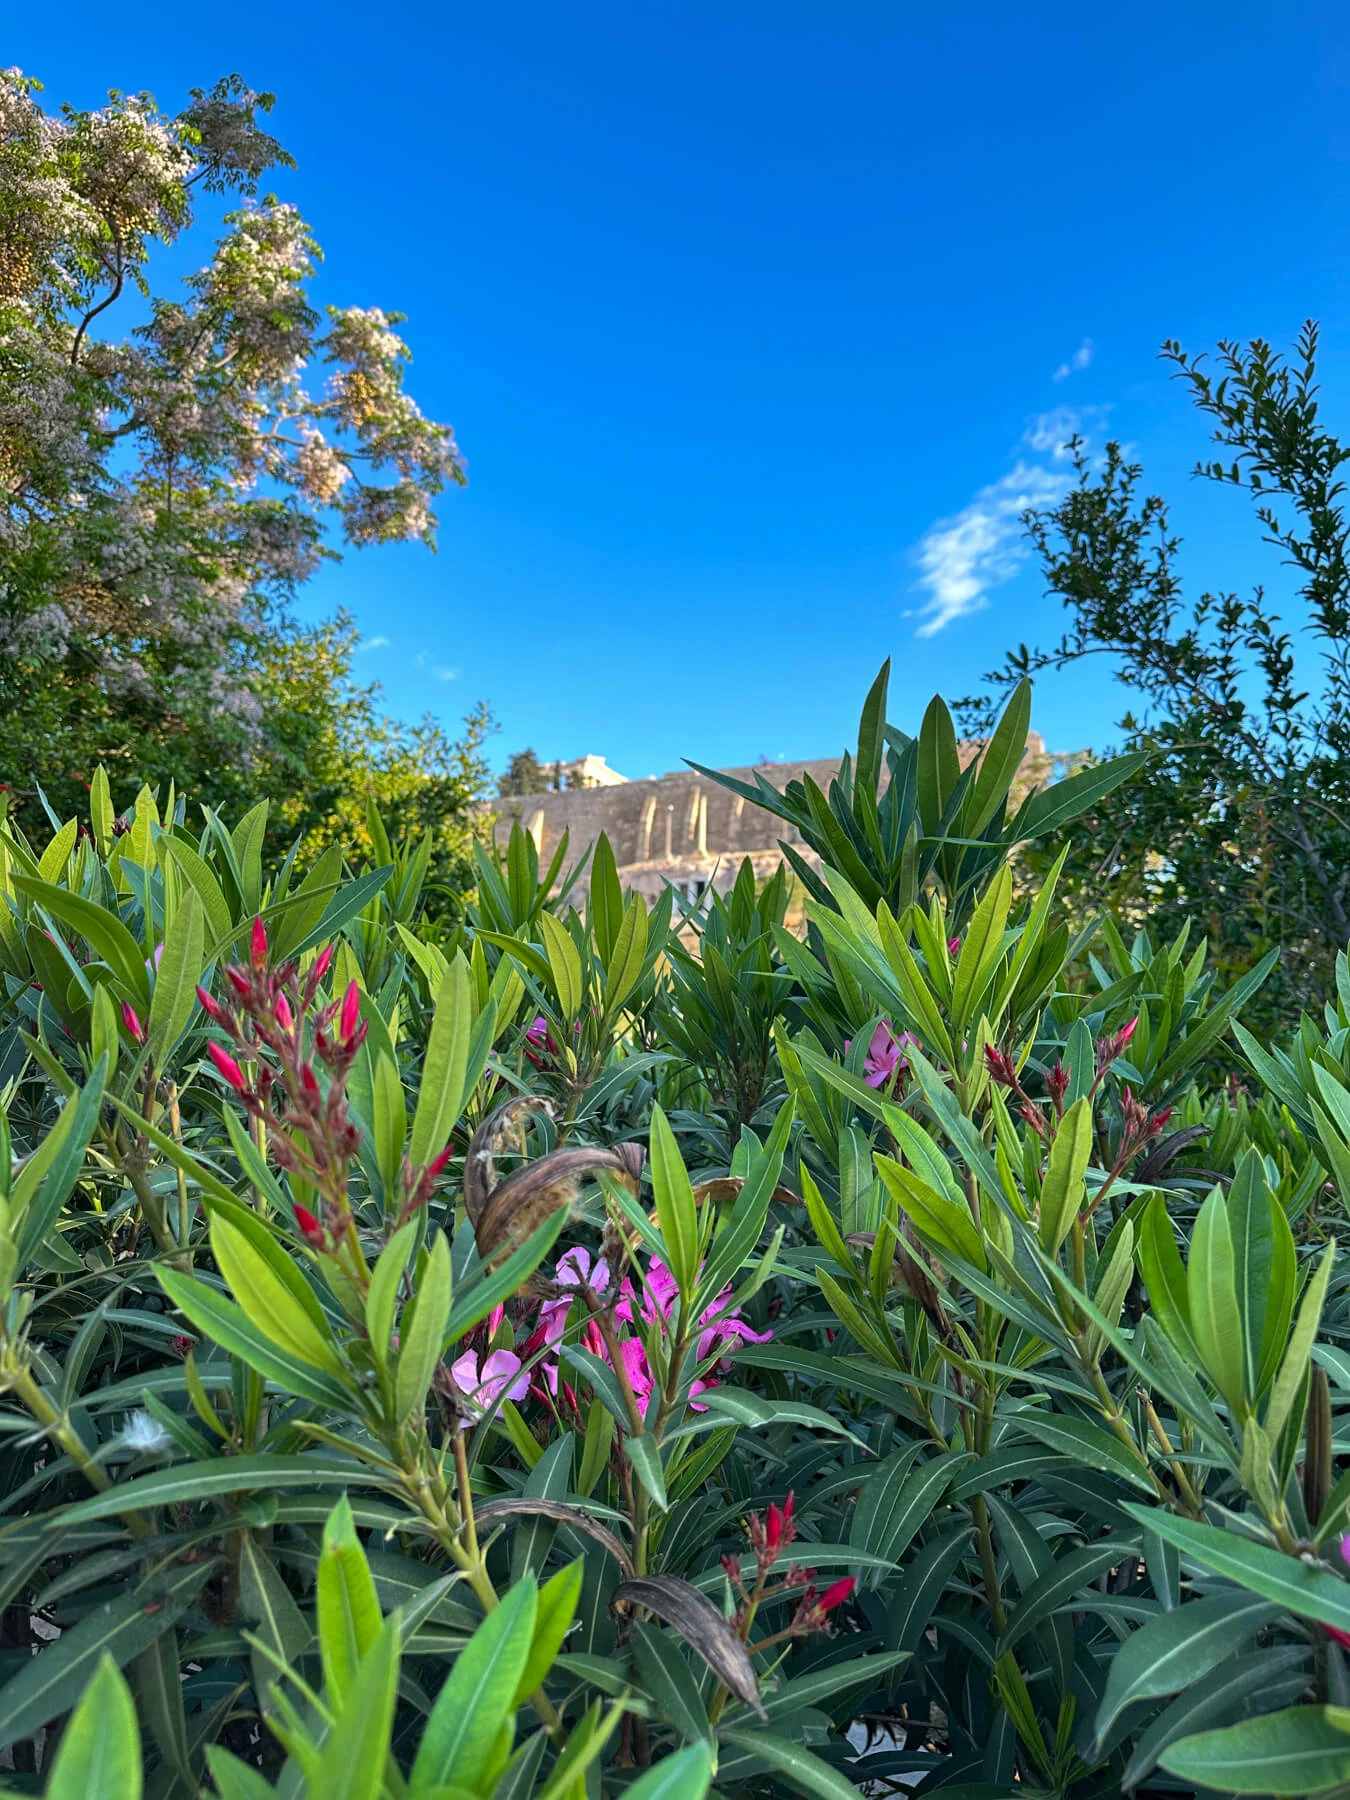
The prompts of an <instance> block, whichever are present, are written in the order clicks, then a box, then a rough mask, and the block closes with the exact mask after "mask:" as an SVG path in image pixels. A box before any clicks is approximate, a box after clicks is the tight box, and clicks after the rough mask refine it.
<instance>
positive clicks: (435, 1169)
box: [427, 1140, 455, 1181]
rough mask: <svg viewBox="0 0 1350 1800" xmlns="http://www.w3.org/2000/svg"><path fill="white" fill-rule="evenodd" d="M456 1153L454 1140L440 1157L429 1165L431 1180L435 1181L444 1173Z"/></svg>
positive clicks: (428, 1171) (428, 1173) (428, 1174)
mask: <svg viewBox="0 0 1350 1800" xmlns="http://www.w3.org/2000/svg"><path fill="white" fill-rule="evenodd" d="M454 1153H455V1146H454V1142H453V1140H452V1141H451V1142H450V1143H448V1144H447V1145H446V1146H445V1148H444V1150H442V1151H441V1153H440V1155H439V1156H438V1157H436V1158H435V1159H434V1160H433V1161H431V1162H429V1163H428V1164H427V1176H428V1178H429V1179H430V1180H432V1181H435V1179H436V1177H437V1176H438V1175H440V1174H442V1173H443V1172H444V1169H445V1165H446V1164H447V1163H448V1162H449V1160H450V1158H451V1157H452V1156H453V1155H454Z"/></svg>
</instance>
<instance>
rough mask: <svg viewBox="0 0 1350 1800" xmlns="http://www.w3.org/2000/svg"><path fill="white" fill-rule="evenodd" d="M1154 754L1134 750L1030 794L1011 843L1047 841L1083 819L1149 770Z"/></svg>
mask: <svg viewBox="0 0 1350 1800" xmlns="http://www.w3.org/2000/svg"><path fill="white" fill-rule="evenodd" d="M1152 754H1153V752H1152V751H1150V750H1132V751H1130V752H1129V754H1128V755H1126V756H1113V757H1111V758H1110V759H1109V760H1108V761H1106V762H1103V763H1096V764H1094V766H1093V767H1092V768H1090V769H1084V770H1083V771H1082V773H1081V774H1079V775H1070V776H1069V778H1068V780H1067V781H1057V782H1055V784H1054V785H1053V786H1052V787H1048V788H1038V789H1037V790H1036V791H1035V792H1034V793H1032V794H1028V795H1027V798H1026V799H1025V800H1024V801H1023V802H1022V804H1021V806H1020V807H1019V808H1018V810H1017V816H1016V817H1015V818H1014V820H1013V822H1012V824H1011V825H1010V826H1009V828H1008V842H1009V843H1012V844H1024V843H1027V842H1028V841H1029V840H1030V839H1032V838H1038V837H1045V836H1047V835H1048V834H1049V833H1050V832H1052V831H1058V830H1059V828H1060V826H1061V825H1067V824H1068V822H1069V820H1070V819H1076V818H1079V817H1081V815H1082V814H1083V813H1085V812H1087V811H1088V810H1089V808H1090V807H1093V806H1095V805H1096V804H1097V802H1098V801H1099V800H1102V799H1104V798H1105V797H1106V795H1107V794H1109V793H1111V792H1112V791H1113V790H1114V789H1115V788H1118V787H1119V786H1120V784H1121V782H1122V781H1128V780H1129V778H1130V777H1131V775H1137V774H1138V773H1139V771H1140V770H1141V769H1143V768H1145V767H1146V766H1147V765H1148V762H1149V760H1150V758H1151V756H1152Z"/></svg>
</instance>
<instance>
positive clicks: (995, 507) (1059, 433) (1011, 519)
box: [906, 406, 1110, 637]
mask: <svg viewBox="0 0 1350 1800" xmlns="http://www.w3.org/2000/svg"><path fill="white" fill-rule="evenodd" d="M1109 412H1110V408H1109V407H1106V406H1084V407H1073V406H1056V407H1054V408H1052V409H1051V411H1049V412H1043V413H1037V414H1036V415H1035V417H1034V418H1032V419H1031V420H1030V421H1029V422H1028V424H1027V427H1026V430H1025V431H1024V432H1023V433H1022V437H1021V442H1020V444H1019V447H1018V458H1017V462H1016V464H1015V466H1014V467H1013V468H1011V469H1010V470H1009V471H1008V473H1007V474H1006V475H1003V476H1000V478H999V479H998V480H997V481H993V482H990V484H989V485H988V487H982V488H981V489H980V491H979V492H978V493H977V494H976V495H975V498H974V499H973V500H971V501H970V502H969V503H968V504H967V505H965V506H963V507H962V508H961V510H960V512H958V513H953V514H951V516H950V517H949V518H945V519H939V520H937V522H936V523H935V524H933V525H930V526H929V527H928V530H927V531H925V532H924V534H923V536H922V537H921V538H920V539H919V541H918V543H917V544H916V545H915V547H914V553H913V554H914V561H915V562H916V563H917V565H918V568H919V576H918V581H917V583H916V586H918V587H919V588H921V589H922V590H923V591H924V592H926V593H927V595H928V599H927V601H926V603H925V604H924V605H923V606H921V607H918V608H916V609H915V612H916V613H917V616H918V617H919V618H920V619H922V621H923V623H922V624H921V625H920V626H919V627H918V630H917V635H918V636H919V637H932V636H933V635H934V633H935V632H939V631H941V630H943V629H944V627H946V626H948V625H950V624H951V623H952V621H953V620H954V619H964V618H967V617H968V616H969V615H970V614H971V613H977V612H983V610H984V608H985V607H986V606H987V605H988V604H989V593H990V590H991V589H993V588H996V587H1001V586H1002V585H1003V583H1004V582H1005V581H1010V580H1011V579H1012V577H1013V576H1014V575H1015V574H1016V573H1017V570H1018V567H1019V565H1020V564H1021V563H1022V562H1023V560H1024V559H1025V557H1026V554H1027V550H1026V544H1025V540H1024V536H1023V531H1022V514H1023V513H1024V512H1026V511H1027V510H1028V508H1031V507H1042V506H1049V505H1052V504H1053V503H1054V502H1055V501H1056V500H1058V499H1060V498H1061V497H1062V496H1063V495H1064V494H1065V493H1066V492H1067V491H1068V488H1069V484H1070V482H1071V480H1072V471H1071V470H1070V469H1069V467H1068V464H1069V462H1070V451H1069V449H1068V445H1069V441H1070V439H1072V438H1075V437H1077V438H1081V439H1082V440H1083V442H1084V443H1085V444H1087V443H1089V442H1090V440H1091V437H1092V435H1093V434H1094V433H1096V432H1099V431H1102V430H1104V429H1105V427H1106V420H1107V416H1108V414H1109ZM906 616H907V617H913V616H915V613H909V614H907V615H906Z"/></svg>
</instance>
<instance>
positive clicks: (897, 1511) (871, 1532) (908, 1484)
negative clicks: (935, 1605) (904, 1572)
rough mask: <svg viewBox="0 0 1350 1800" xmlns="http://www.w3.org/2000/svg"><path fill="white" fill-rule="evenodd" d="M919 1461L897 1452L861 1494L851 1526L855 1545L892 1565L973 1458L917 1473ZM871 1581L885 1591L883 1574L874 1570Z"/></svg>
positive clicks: (940, 1462)
mask: <svg viewBox="0 0 1350 1800" xmlns="http://www.w3.org/2000/svg"><path fill="white" fill-rule="evenodd" d="M913 1460H914V1457H913V1452H912V1451H911V1450H908V1449H906V1450H896V1451H893V1452H892V1454H891V1455H890V1456H888V1457H887V1458H886V1460H885V1462H884V1463H882V1465H881V1466H880V1468H878V1469H875V1470H873V1472H872V1474H871V1475H869V1476H868V1478H867V1480H866V1481H865V1482H864V1483H863V1485H862V1488H861V1490H860V1492H859V1494H858V1503H857V1506H856V1507H855V1509H854V1513H853V1520H852V1523H851V1525H850V1526H849V1534H848V1535H849V1542H850V1543H851V1544H856V1545H857V1547H858V1548H859V1549H860V1550H867V1551H870V1552H871V1553H872V1554H873V1555H874V1556H882V1557H885V1558H886V1560H887V1561H888V1562H890V1563H898V1562H899V1561H900V1558H901V1557H902V1556H903V1555H904V1553H905V1551H906V1550H908V1548H909V1546H910V1545H911V1544H912V1543H913V1541H914V1539H915V1537H916V1536H917V1535H918V1532H919V1530H920V1529H921V1527H922V1526H923V1525H924V1524H925V1523H926V1521H927V1520H928V1519H929V1518H930V1517H931V1515H932V1513H933V1509H934V1508H935V1507H936V1506H937V1503H938V1501H939V1500H941V1498H942V1496H943V1494H944V1493H945V1492H946V1490H947V1488H948V1487H949V1486H950V1485H951V1481H952V1478H953V1477H954V1476H955V1475H956V1474H957V1472H958V1471H959V1470H960V1469H961V1468H962V1466H963V1465H964V1464H965V1463H966V1462H967V1461H968V1460H969V1458H968V1457H965V1456H952V1455H946V1456H939V1457H933V1458H931V1459H930V1460H929V1461H928V1462H926V1463H923V1464H921V1465H920V1467H919V1468H917V1469H911V1468H910V1464H911V1463H912V1462H913ZM868 1579H869V1580H870V1583H871V1585H872V1586H874V1587H875V1586H879V1585H880V1582H881V1579H882V1571H881V1570H879V1569H875V1568H874V1569H873V1570H872V1571H871V1573H870V1576H869V1578H868Z"/></svg>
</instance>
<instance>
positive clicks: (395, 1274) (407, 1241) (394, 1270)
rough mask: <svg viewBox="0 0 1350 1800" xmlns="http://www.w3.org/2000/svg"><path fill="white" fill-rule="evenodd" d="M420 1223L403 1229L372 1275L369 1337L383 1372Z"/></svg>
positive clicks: (368, 1314)
mask: <svg viewBox="0 0 1350 1800" xmlns="http://www.w3.org/2000/svg"><path fill="white" fill-rule="evenodd" d="M417 1230H418V1222H417V1220H416V1219H410V1220H409V1221H408V1223H407V1224H406V1225H401V1226H400V1227H399V1229H398V1230H397V1231H396V1232H395V1233H394V1235H393V1237H391V1238H390V1240H389V1242H388V1243H387V1244H386V1245H385V1247H384V1249H383V1250H381V1252H380V1255H379V1260H378V1261H377V1262H376V1264H375V1267H374V1269H373V1270H372V1271H371V1277H370V1288H369V1291H368V1292H367V1294H366V1335H367V1336H368V1337H369V1339H370V1347H371V1350H372V1351H373V1352H374V1355H375V1360H376V1362H377V1363H378V1364H379V1365H380V1367H381V1368H382V1369H383V1368H384V1367H385V1365H386V1364H387V1362H388V1359H389V1352H390V1349H391V1343H390V1334H391V1333H392V1331H393V1329H394V1313H395V1310H396V1308H397V1306H398V1290H399V1284H400V1282H401V1281H402V1280H403V1271H404V1270H405V1269H406V1268H407V1266H408V1258H409V1257H410V1256H411V1255H412V1252H413V1246H414V1245H415V1244H416V1242H417Z"/></svg>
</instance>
